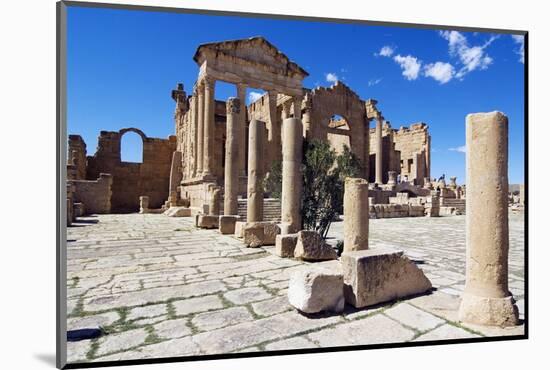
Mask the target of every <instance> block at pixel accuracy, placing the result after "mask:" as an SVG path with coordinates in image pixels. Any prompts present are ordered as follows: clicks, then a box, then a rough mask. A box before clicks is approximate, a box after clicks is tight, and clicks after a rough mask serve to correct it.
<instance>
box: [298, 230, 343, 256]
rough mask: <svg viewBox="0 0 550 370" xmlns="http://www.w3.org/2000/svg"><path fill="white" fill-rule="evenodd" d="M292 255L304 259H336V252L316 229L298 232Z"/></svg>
mask: <svg viewBox="0 0 550 370" xmlns="http://www.w3.org/2000/svg"><path fill="white" fill-rule="evenodd" d="M294 257H295V258H299V259H302V260H305V261H325V260H335V259H338V254H337V253H336V251H335V250H334V249H332V247H331V246H330V245H328V244H327V243H326V242H325V240H324V239H323V238H322V237H321V235H319V233H318V232H316V231H310V230H302V231H300V232H298V240H297V242H296V248H295V249H294Z"/></svg>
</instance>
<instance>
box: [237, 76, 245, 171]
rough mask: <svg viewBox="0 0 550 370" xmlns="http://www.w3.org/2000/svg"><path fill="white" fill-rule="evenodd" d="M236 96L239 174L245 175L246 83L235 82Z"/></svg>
mask: <svg viewBox="0 0 550 370" xmlns="http://www.w3.org/2000/svg"><path fill="white" fill-rule="evenodd" d="M237 98H238V99H239V101H240V104H241V109H240V113H239V115H238V116H237V117H238V121H239V123H238V127H239V131H238V143H239V148H241V150H240V151H239V154H238V158H239V159H238V163H239V176H242V177H246V141H247V137H246V85H245V84H237Z"/></svg>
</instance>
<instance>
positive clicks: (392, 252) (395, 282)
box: [341, 247, 432, 308]
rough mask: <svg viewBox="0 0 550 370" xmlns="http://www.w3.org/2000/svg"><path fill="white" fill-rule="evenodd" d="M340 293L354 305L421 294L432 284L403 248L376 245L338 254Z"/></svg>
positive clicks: (360, 305)
mask: <svg viewBox="0 0 550 370" xmlns="http://www.w3.org/2000/svg"><path fill="white" fill-rule="evenodd" d="M341 260H342V269H343V272H344V295H345V298H346V302H348V303H349V304H351V305H353V306H354V307H357V308H360V307H366V306H372V305H375V304H378V303H382V302H388V301H393V300H395V299H398V298H401V297H406V296H410V295H415V294H420V293H424V292H426V291H428V290H430V289H431V287H432V284H431V283H430V281H429V280H428V278H426V276H425V275H424V273H423V272H422V270H420V269H419V268H418V267H417V266H416V265H415V264H414V262H412V261H411V260H409V259H408V258H407V257H406V256H405V255H404V254H403V251H400V250H397V249H393V248H389V247H377V248H373V249H368V250H363V251H356V252H346V253H343V254H342V257H341Z"/></svg>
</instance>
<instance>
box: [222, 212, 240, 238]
mask: <svg viewBox="0 0 550 370" xmlns="http://www.w3.org/2000/svg"><path fill="white" fill-rule="evenodd" d="M238 220H239V216H234V215H227V216H226V215H223V216H220V219H219V222H218V223H219V230H220V233H222V234H235V223H236V222H237V221H238Z"/></svg>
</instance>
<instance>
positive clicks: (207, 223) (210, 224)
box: [196, 215, 219, 229]
mask: <svg viewBox="0 0 550 370" xmlns="http://www.w3.org/2000/svg"><path fill="white" fill-rule="evenodd" d="M218 223H219V216H212V215H197V218H196V225H197V226H198V227H201V228H203V229H216V228H218Z"/></svg>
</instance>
